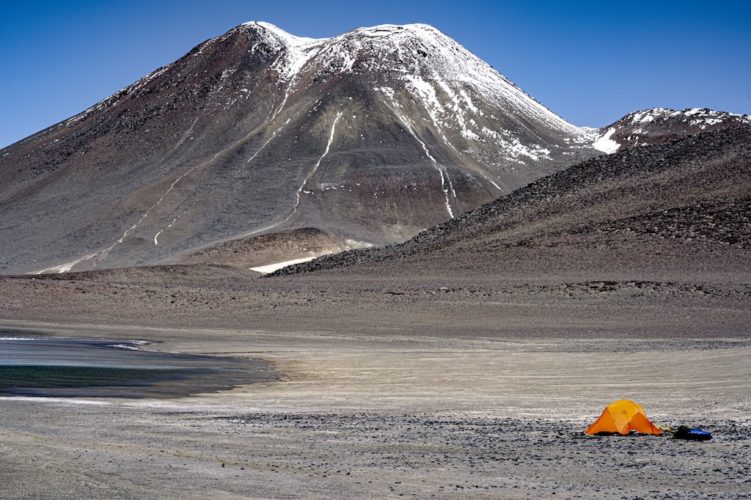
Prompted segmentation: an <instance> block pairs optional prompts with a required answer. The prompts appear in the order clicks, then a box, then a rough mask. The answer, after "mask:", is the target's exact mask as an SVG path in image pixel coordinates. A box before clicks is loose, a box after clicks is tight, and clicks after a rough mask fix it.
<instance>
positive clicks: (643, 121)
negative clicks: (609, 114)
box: [593, 108, 751, 153]
mask: <svg viewBox="0 0 751 500" xmlns="http://www.w3.org/2000/svg"><path fill="white" fill-rule="evenodd" d="M738 123H747V124H751V116H749V115H739V114H735V113H728V112H726V111H715V110H712V109H709V108H687V109H684V110H680V111H679V110H675V109H669V108H651V109H644V110H641V111H635V112H633V113H629V114H627V115H626V116H624V117H623V118H621V119H620V120H618V121H616V122H615V123H613V124H611V125H609V126H607V127H603V128H602V129H601V130H600V134H599V136H598V138H597V140H596V141H595V142H594V144H593V146H594V147H595V149H598V150H600V151H602V152H604V153H613V152H615V151H617V150H618V149H619V148H621V147H633V146H644V145H647V144H660V143H664V142H669V141H672V140H675V139H678V138H680V137H683V136H686V135H690V134H696V133H699V132H702V131H705V130H714V129H719V128H725V127H728V126H731V125H734V124H738Z"/></svg>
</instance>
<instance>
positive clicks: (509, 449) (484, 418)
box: [0, 321, 751, 498]
mask: <svg viewBox="0 0 751 500" xmlns="http://www.w3.org/2000/svg"><path fill="white" fill-rule="evenodd" d="M4 326H14V327H18V328H31V329H36V330H47V331H48V332H49V333H56V334H61V335H71V334H75V335H77V336H103V337H110V338H113V337H115V338H147V339H152V340H158V341H160V342H162V343H159V344H152V345H151V346H149V348H154V349H161V350H170V351H180V352H193V353H212V354H220V355H232V356H248V357H260V358H263V359H267V360H269V361H271V362H273V363H274V364H275V365H276V367H277V369H278V370H279V372H280V373H281V374H282V376H283V380H282V381H281V382H277V383H270V384H263V385H255V386H248V387H241V388H237V389H235V390H233V391H229V392H223V393H216V394H209V395H202V396H197V397H190V398H183V399H175V400H163V401H157V400H138V401H122V400H121V401H118V400H106V401H101V400H97V401H85V400H25V399H19V398H15V399H14V398H6V399H2V400H0V475H2V481H0V496H2V497H4V498H6V497H7V498H21V497H47V498H59V497H81V498H91V497H108V498H117V497H182V498H186V497H190V498H209V497H212V498H224V497H228V498H231V497H245V496H254V497H266V498H288V497H296V496H306V497H321V498H354V497H371V498H372V497H401V496H407V497H409V496H417V497H430V496H434V495H435V496H438V497H457V496H460V497H466V498H476V497H481V496H490V497H508V498H518V497H530V498H537V497H551V496H553V495H555V496H556V497H564V498H567V497H572V498H573V497H577V496H582V497H626V498H632V497H659V498H663V497H670V496H672V497H685V496H710V497H711V496H718V497H743V496H746V495H748V494H749V492H751V439H749V437H751V420H750V419H749V415H751V412H750V411H751V383H750V382H751V342H749V339H748V338H747V337H745V336H744V337H735V338H719V337H716V336H715V338H712V339H711V340H691V339H690V338H675V339H672V340H671V339H670V338H668V339H659V340H657V339H655V338H651V339H650V338H640V337H639V336H638V335H633V336H631V337H630V338H610V339H598V338H583V339H582V338H579V339H574V338H566V337H565V336H564V337H559V338H548V339H545V338H542V339H540V338H538V339H524V338H514V337H502V336H499V337H493V336H481V335H472V336H462V335H456V336H452V335H446V334H440V335H439V334H436V335H431V334H430V333H429V332H427V333H425V334H423V335H420V336H415V335H413V334H410V335H400V334H399V333H398V332H390V333H384V334H381V335H378V334H374V333H372V332H368V333H358V332H352V333H348V334H347V333H321V332H318V333H317V332H315V331H303V330H300V331H297V332H292V331H286V332H284V331H282V332H253V331H247V330H208V329H201V330H195V331H192V330H188V329H157V328H151V329H149V328H132V327H131V328H124V327H116V326H109V327H103V326H91V325H90V326H72V327H71V326H67V327H66V326H61V325H56V326H55V325H50V324H46V325H44V324H35V323H33V322H28V321H13V322H12V321H5V322H4ZM619 398H633V399H635V400H637V401H639V402H641V403H642V404H643V405H644V406H645V407H646V409H647V412H648V414H649V416H650V417H652V418H653V420H655V421H656V422H658V423H662V424H667V425H678V424H683V423H685V424H691V425H693V424H701V425H703V426H705V427H707V428H709V429H710V430H712V431H713V432H714V433H715V439H714V440H713V441H711V442H709V443H687V442H681V441H674V440H671V439H669V438H654V437H644V438H614V437H612V438H586V437H584V436H583V435H582V434H581V432H582V431H583V429H584V427H585V426H586V424H587V423H588V422H589V421H591V420H593V419H594V418H596V416H597V415H598V414H599V412H600V411H601V410H602V408H603V406H604V405H605V404H607V403H608V402H610V401H611V400H614V399H619Z"/></svg>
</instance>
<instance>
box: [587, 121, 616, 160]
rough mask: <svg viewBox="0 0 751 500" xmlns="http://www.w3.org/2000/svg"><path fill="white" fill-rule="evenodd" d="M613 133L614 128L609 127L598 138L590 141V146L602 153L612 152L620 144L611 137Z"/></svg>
mask: <svg viewBox="0 0 751 500" xmlns="http://www.w3.org/2000/svg"><path fill="white" fill-rule="evenodd" d="M613 134H615V128H614V127H610V128H609V129H608V131H607V132H605V133H604V134H603V135H602V136H600V138H599V139H597V140H596V141H595V142H594V143H592V147H593V148H595V149H596V150H598V151H602V152H603V153H607V154H613V153H615V152H616V151H618V148H620V147H621V145H620V144H618V143H617V142H615V141H614V140H613V139H611V137H613Z"/></svg>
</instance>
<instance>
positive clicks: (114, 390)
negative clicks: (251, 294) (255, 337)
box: [0, 328, 278, 398]
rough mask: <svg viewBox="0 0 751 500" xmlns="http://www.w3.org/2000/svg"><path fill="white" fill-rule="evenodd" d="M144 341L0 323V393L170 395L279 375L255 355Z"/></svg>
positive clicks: (93, 395) (35, 394) (224, 387)
mask: <svg viewBox="0 0 751 500" xmlns="http://www.w3.org/2000/svg"><path fill="white" fill-rule="evenodd" d="M148 344H149V342H148V341H143V340H136V341H119V340H106V339H96V340H94V339H78V338H72V337H54V336H49V335H40V334H39V332H36V331H29V330H13V329H10V330H4V329H2V328H0V396H3V395H6V396H7V395H11V396H13V395H14V396H36V397H55V396H57V397H81V398H91V397H117V398H145V397H152V398H154V397H161V398H168V397H178V396H187V395H190V394H194V393H208V392H213V391H220V390H228V389H231V388H233V387H237V386H241V385H249V384H253V383H258V382H268V381H271V380H276V379H277V378H278V377H277V375H276V374H275V373H274V371H273V369H272V368H271V367H270V366H269V365H268V363H265V362H263V361H259V360H256V359H237V358H231V357H216V356H199V355H189V354H177V353H165V352H157V351H152V350H149V347H148Z"/></svg>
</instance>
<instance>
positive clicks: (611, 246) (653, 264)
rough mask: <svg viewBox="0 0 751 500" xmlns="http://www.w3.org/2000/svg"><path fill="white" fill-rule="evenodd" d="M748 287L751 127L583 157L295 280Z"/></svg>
mask: <svg viewBox="0 0 751 500" xmlns="http://www.w3.org/2000/svg"><path fill="white" fill-rule="evenodd" d="M325 269H330V270H332V271H331V272H337V273H347V272H350V273H353V272H354V273H357V272H368V273H373V272H378V273H389V272H393V273H396V274H399V273H424V274H433V275H441V274H453V273H455V272H457V271H461V272H463V273H469V274H472V273H479V274H484V273H499V274H504V275H508V276H522V275H523V276H527V277H534V276H536V275H552V274H558V275H566V274H569V273H570V274H572V275H580V277H584V276H586V275H587V273H595V274H598V275H600V276H602V275H607V274H609V273H614V274H615V273H623V272H627V273H630V274H631V275H632V276H635V277H640V276H641V277H645V278H648V277H650V276H654V275H671V276H681V275H684V276H685V275H687V274H689V275H693V276H694V277H697V276H701V275H703V274H707V273H715V274H716V273H720V274H724V275H726V276H727V277H728V278H729V279H731V280H748V279H749V278H751V126H747V125H738V126H735V127H731V128H728V129H725V130H719V131H712V132H705V133H701V134H698V135H696V136H690V137H687V138H684V139H681V140H678V141H675V142H672V143H668V144H662V145H654V146H645V147H639V148H632V149H628V150H625V151H622V152H619V153H616V154H613V155H609V156H602V157H598V158H594V159H591V160H587V161H585V162H583V163H581V164H579V165H576V166H574V167H571V168H569V169H567V170H564V171H562V172H559V173H556V174H553V175H551V176H548V177H545V178H543V179H540V180H538V181H536V182H534V183H532V184H530V185H529V186H526V187H524V188H521V189H519V190H517V191H515V192H513V193H511V194H510V195H507V196H504V197H501V198H499V199H498V200H496V201H494V202H492V203H489V204H486V205H484V206H482V207H481V208H479V209H477V210H474V211H472V212H469V213H467V214H465V215H464V216H462V217H460V218H457V219H454V220H452V221H449V222H446V223H444V224H441V225H438V226H436V227H434V228H431V229H429V230H427V231H424V232H422V233H420V234H419V235H417V236H416V237H415V238H413V239H411V240H409V241H407V242H405V243H403V244H399V245H392V246H388V247H384V248H377V249H368V250H358V251H352V252H347V253H344V254H340V255H336V256H329V257H324V258H320V259H317V260H315V261H312V262H309V263H306V264H300V265H297V266H293V267H290V268H286V269H283V270H281V271H279V273H280V274H281V273H299V272H310V271H316V270H325Z"/></svg>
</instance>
